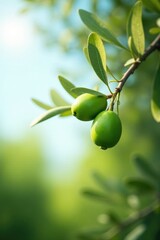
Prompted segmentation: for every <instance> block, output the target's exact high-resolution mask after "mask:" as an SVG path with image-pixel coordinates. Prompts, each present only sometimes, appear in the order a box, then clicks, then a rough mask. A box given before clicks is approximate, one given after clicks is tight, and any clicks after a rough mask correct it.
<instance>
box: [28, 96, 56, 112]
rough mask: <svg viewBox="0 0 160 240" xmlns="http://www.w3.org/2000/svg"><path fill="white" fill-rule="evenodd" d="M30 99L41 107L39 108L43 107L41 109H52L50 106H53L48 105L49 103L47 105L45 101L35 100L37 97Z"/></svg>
mask: <svg viewBox="0 0 160 240" xmlns="http://www.w3.org/2000/svg"><path fill="white" fill-rule="evenodd" d="M31 100H32V102H34V103H35V104H36V105H37V106H38V107H41V108H43V109H45V110H49V109H52V108H53V106H50V105H48V104H46V103H43V102H41V101H39V100H37V99H35V98H32V99H31Z"/></svg>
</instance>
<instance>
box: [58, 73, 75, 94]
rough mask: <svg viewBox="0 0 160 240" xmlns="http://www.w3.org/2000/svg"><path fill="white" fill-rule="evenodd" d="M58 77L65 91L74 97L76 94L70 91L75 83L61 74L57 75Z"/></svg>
mask: <svg viewBox="0 0 160 240" xmlns="http://www.w3.org/2000/svg"><path fill="white" fill-rule="evenodd" d="M58 78H59V81H60V83H61V85H62V87H63V88H64V89H65V90H66V92H68V93H69V94H70V95H71V96H72V97H74V98H76V95H75V94H74V93H73V92H72V91H71V89H72V88H75V85H74V84H73V83H71V82H70V81H69V80H67V79H66V78H64V77H62V76H58Z"/></svg>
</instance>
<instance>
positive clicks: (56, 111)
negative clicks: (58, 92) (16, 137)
mask: <svg viewBox="0 0 160 240" xmlns="http://www.w3.org/2000/svg"><path fill="white" fill-rule="evenodd" d="M70 109H71V107H70V106H64V107H62V106H61V107H55V108H52V109H51V110H48V111H47V112H45V113H44V114H42V115H41V116H40V117H38V118H37V119H36V120H34V121H33V122H32V123H31V127H33V126H35V125H36V124H38V123H40V122H43V121H45V120H48V119H49V118H52V117H54V116H56V115H58V114H61V113H65V112H68V110H70Z"/></svg>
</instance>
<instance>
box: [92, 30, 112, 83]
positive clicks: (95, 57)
mask: <svg viewBox="0 0 160 240" xmlns="http://www.w3.org/2000/svg"><path fill="white" fill-rule="evenodd" d="M88 54H89V59H90V62H91V65H92V67H93V69H94V71H95V73H96V74H97V76H98V77H99V78H100V79H101V80H102V81H103V82H104V83H105V84H106V85H107V84H108V81H107V75H106V56H105V49H104V46H103V43H102V40H101V39H100V37H99V36H98V35H97V34H96V33H91V34H90V35H89V37H88Z"/></svg>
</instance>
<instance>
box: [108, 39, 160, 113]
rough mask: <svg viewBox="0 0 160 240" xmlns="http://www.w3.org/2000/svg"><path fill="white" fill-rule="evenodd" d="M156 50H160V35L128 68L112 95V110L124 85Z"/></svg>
mask: <svg viewBox="0 0 160 240" xmlns="http://www.w3.org/2000/svg"><path fill="white" fill-rule="evenodd" d="M155 50H160V35H158V36H157V37H156V38H155V40H154V41H153V42H152V43H151V44H150V45H149V47H148V48H147V49H146V51H145V52H144V54H143V55H142V56H141V57H139V58H138V59H136V61H135V62H134V63H133V64H132V65H131V66H130V67H129V68H128V70H127V71H126V72H125V73H124V74H123V76H122V78H121V79H120V81H119V83H118V85H117V87H116V88H115V92H114V93H113V95H112V101H111V106H110V109H113V107H114V102H115V99H116V96H117V94H118V93H119V92H121V90H122V88H123V86H124V84H125V83H126V81H127V79H128V78H129V77H130V75H132V74H133V73H134V71H135V70H136V69H137V68H138V67H139V66H140V65H141V63H142V62H143V61H145V60H146V58H147V57H148V56H149V55H150V54H151V53H153V52H154V51H155Z"/></svg>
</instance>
